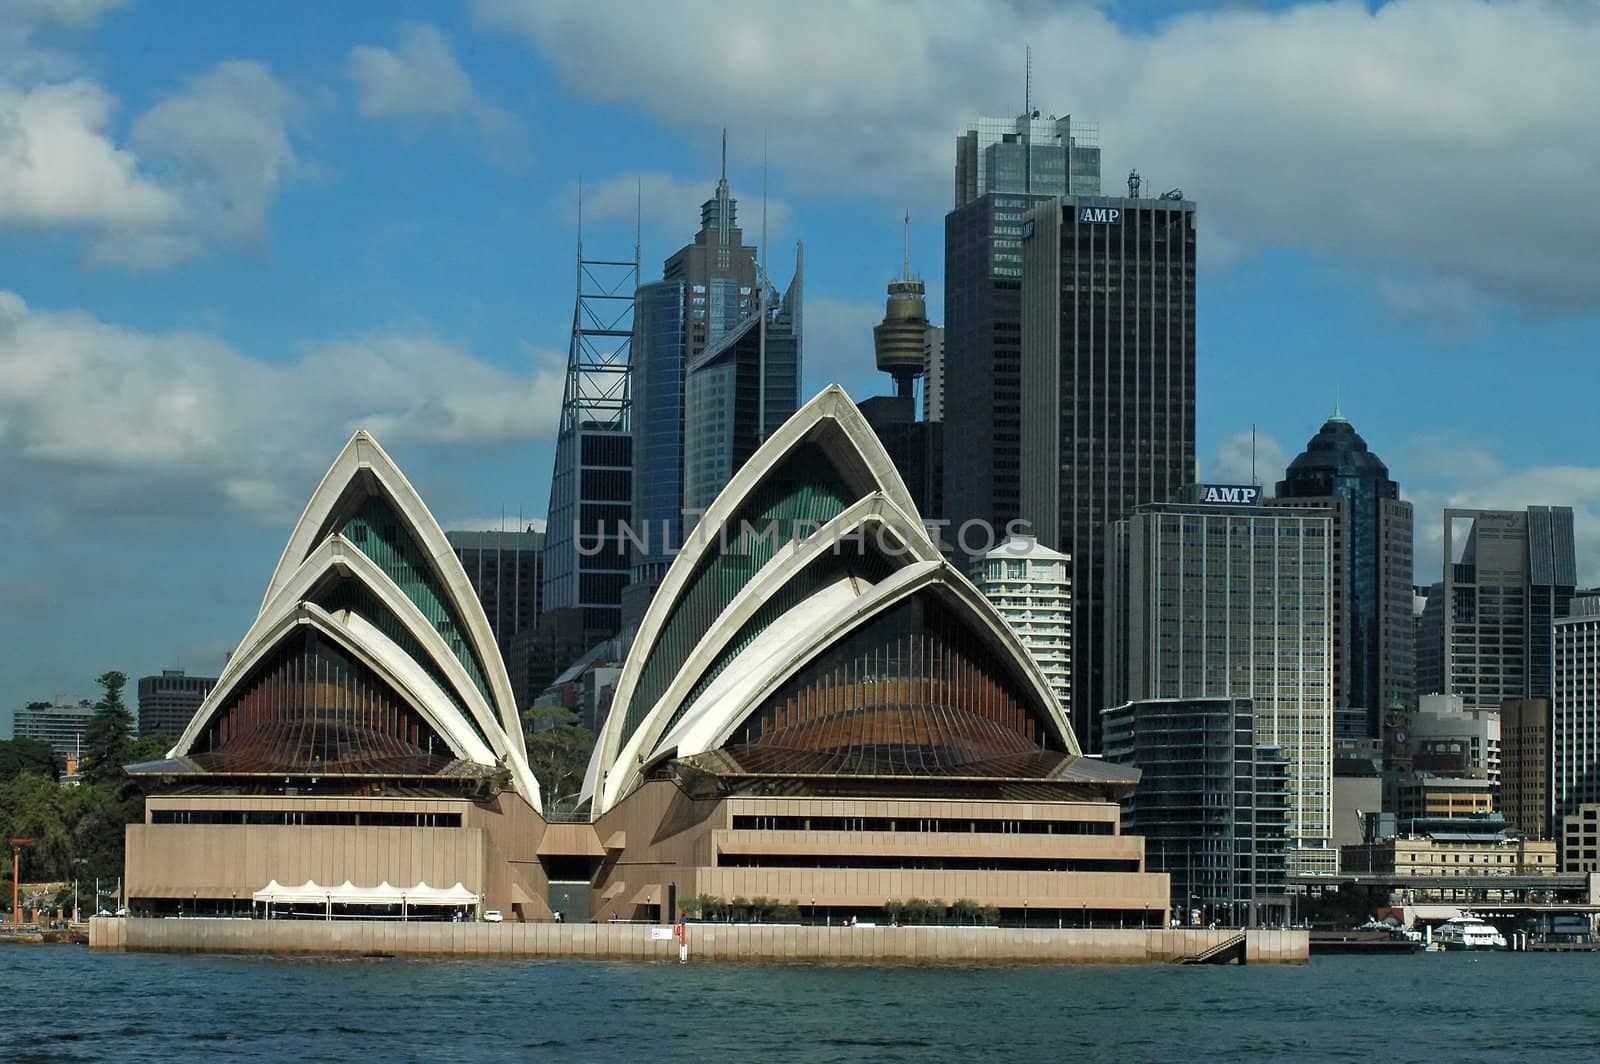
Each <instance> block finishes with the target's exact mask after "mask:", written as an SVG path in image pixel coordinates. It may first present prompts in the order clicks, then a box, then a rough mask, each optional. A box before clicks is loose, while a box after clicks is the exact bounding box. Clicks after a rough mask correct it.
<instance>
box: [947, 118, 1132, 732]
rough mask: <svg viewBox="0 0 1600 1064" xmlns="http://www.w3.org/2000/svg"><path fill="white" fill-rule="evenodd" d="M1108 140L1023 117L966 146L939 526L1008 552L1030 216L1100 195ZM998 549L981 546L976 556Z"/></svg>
mask: <svg viewBox="0 0 1600 1064" xmlns="http://www.w3.org/2000/svg"><path fill="white" fill-rule="evenodd" d="M1098 137H1099V132H1098V130H1097V129H1096V128H1095V127H1093V126H1085V125H1083V124H1081V123H1079V124H1076V125H1075V124H1074V123H1073V122H1072V119H1071V117H1070V116H1068V117H1066V118H1061V119H1057V118H1055V117H1054V116H1051V117H1050V118H1049V119H1040V118H1037V117H1034V116H1032V115H1023V116H1020V117H1018V118H1016V119H980V120H978V121H976V122H974V123H972V124H971V125H970V126H969V127H968V129H967V130H966V131H965V132H964V133H962V134H961V135H960V136H958V137H957V138H956V182H955V191H956V196H955V209H954V210H953V211H951V212H950V213H949V214H947V215H946V216H945V220H944V315H945V321H944V336H943V341H944V350H943V374H942V379H941V381H940V387H939V395H940V397H941V398H944V397H948V400H947V401H945V402H944V403H943V404H942V405H943V408H944V409H943V420H944V424H945V426H946V427H945V429H944V438H945V440H946V441H948V446H947V448H946V451H945V453H944V454H943V456H942V458H941V461H942V464H943V469H944V474H943V485H944V487H943V496H944V500H943V501H944V506H943V514H942V515H941V516H944V517H947V518H948V519H949V521H950V524H951V526H952V528H953V529H959V528H960V526H961V525H962V524H964V523H966V522H969V521H979V522H986V523H987V524H988V525H989V526H991V527H992V528H993V530H994V531H995V538H996V539H997V540H998V539H1001V538H1004V535H1003V529H1004V528H1005V526H1006V524H1007V523H1008V522H1010V521H1012V520H1014V519H1015V518H1016V517H1017V516H1018V514H1019V513H1020V512H1021V505H1022V504H1021V477H1022V393H1023V373H1022V232H1023V223H1024V216H1025V215H1026V214H1027V212H1028V210H1029V209H1030V208H1032V207H1034V206H1035V205H1037V204H1040V203H1045V202H1052V201H1053V200H1054V198H1055V197H1057V196H1069V195H1097V194H1098V193H1099V192H1100V148H1099V146H1098ZM1029 386H1030V387H1031V386H1032V385H1031V382H1030V385H1029ZM992 545H993V543H991V542H989V541H988V540H987V539H980V538H978V537H977V536H976V534H974V537H973V542H972V548H973V549H972V550H971V551H970V552H969V553H971V554H972V555H974V556H976V555H978V554H982V553H983V552H984V551H985V550H987V549H988V548H989V547H990V546H992ZM1079 723H1080V725H1081V722H1079ZM1082 734H1083V733H1081V732H1080V735H1082Z"/></svg>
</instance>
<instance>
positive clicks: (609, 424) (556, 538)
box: [539, 233, 639, 638]
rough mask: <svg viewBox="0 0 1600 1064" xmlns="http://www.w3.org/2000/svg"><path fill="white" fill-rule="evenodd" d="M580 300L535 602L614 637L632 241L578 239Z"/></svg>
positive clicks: (626, 464) (623, 542)
mask: <svg viewBox="0 0 1600 1064" xmlns="http://www.w3.org/2000/svg"><path fill="white" fill-rule="evenodd" d="M577 265H578V283H577V298H576V300H575V302H574V305H573V309H572V339H571V346H570V347H569V348H568V353H567V377H566V383H565V384H564V385H563V388H562V395H561V423H560V426H559V427H558V429H557V431H556V448H555V463H554V468H553V469H552V471H551V475H550V506H549V509H548V510H546V511H545V513H546V516H547V520H546V521H545V545H544V558H543V561H542V571H541V574H540V576H541V579H542V581H543V590H542V591H541V592H540V600H539V606H540V609H541V611H542V612H544V613H547V614H548V613H554V612H556V611H562V610H575V611H577V614H578V617H577V619H576V620H575V621H574V622H573V623H574V624H576V625H577V626H578V627H580V628H582V629H584V630H587V631H593V632H598V633H600V638H605V637H607V636H611V635H615V634H616V632H617V630H618V629H619V628H620V627H621V624H622V589H623V587H624V586H626V585H627V583H628V567H629V562H630V561H631V555H630V553H629V547H628V542H629V541H628V539H627V538H626V533H627V531H628V530H629V529H630V528H631V526H632V521H633V432H632V428H631V421H632V416H633V401H632V396H631V391H630V388H631V384H632V371H633V368H632V364H631V363H632V347H633V317H634V298H635V295H636V293H637V290H638V287H639V246H638V244H635V245H634V248H633V258H632V259H631V260H623V259H611V260H608V259H598V258H590V257H588V256H586V255H585V254H584V250H583V237H582V234H581V233H580V234H579V237H578V263H577Z"/></svg>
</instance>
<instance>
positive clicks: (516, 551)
mask: <svg viewBox="0 0 1600 1064" xmlns="http://www.w3.org/2000/svg"><path fill="white" fill-rule="evenodd" d="M444 538H445V539H446V540H447V541H448V542H449V544H450V547H451V549H452V550H454V551H455V554H456V557H457V558H458V559H460V561H461V568H462V569H463V570H464V571H465V572H466V574H467V582H468V583H469V584H471V585H472V590H473V593H474V594H476V595H477V596H478V602H479V603H480V604H481V605H482V606H483V614H484V616H485V617H487V618H488V620H489V629H490V631H491V632H492V633H493V634H494V641H495V643H496V645H498V646H499V647H500V656H501V657H502V658H503V659H505V662H506V668H507V669H508V670H510V671H511V672H512V673H513V674H515V673H516V672H517V669H516V668H514V667H513V666H512V664H511V662H512V658H513V656H514V651H515V648H516V647H517V645H518V644H517V643H516V637H517V635H518V634H519V633H521V632H524V631H527V630H529V629H532V628H534V627H535V626H536V625H537V624H538V623H539V595H540V592H541V590H542V584H543V581H542V580H541V579H540V575H541V571H542V559H543V556H544V532H543V531H541V530H539V529H534V528H528V529H526V530H524V531H520V532H518V531H505V530H495V531H487V532H446V533H445V534H444ZM522 671H523V672H524V673H526V666H524V667H523V670H522ZM142 693H143V692H142V690H141V695H142ZM513 694H514V695H515V697H516V700H517V705H518V706H519V707H523V706H526V705H527V703H528V700H529V698H530V697H531V693H530V692H529V691H527V690H525V689H524V690H515V691H514V692H513ZM140 723H141V727H142V726H143V721H142V719H141V722H140ZM185 723H187V721H186V722H185Z"/></svg>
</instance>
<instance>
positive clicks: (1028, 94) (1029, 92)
mask: <svg viewBox="0 0 1600 1064" xmlns="http://www.w3.org/2000/svg"><path fill="white" fill-rule="evenodd" d="M1026 54H1027V60H1026V63H1027V66H1026V70H1027V73H1026V74H1025V75H1024V76H1023V79H1022V114H1023V116H1024V117H1025V118H1028V119H1030V120H1031V119H1032V118H1033V47H1032V46H1031V45H1030V46H1029V47H1028V49H1027V52H1026Z"/></svg>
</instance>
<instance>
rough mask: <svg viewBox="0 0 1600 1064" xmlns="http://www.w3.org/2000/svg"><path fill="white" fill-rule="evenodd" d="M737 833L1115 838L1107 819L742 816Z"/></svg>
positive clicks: (737, 818) (736, 819)
mask: <svg viewBox="0 0 1600 1064" xmlns="http://www.w3.org/2000/svg"><path fill="white" fill-rule="evenodd" d="M733 826H734V829H735V830H737V831H893V832H924V833H936V834H960V835H970V834H996V835H1114V834H1116V827H1115V825H1113V824H1112V823H1111V822H1109V821H1104V820H1005V819H974V818H967V817H955V818H952V817H880V816H773V815H766V814H741V815H738V816H735V817H734V818H733Z"/></svg>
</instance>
